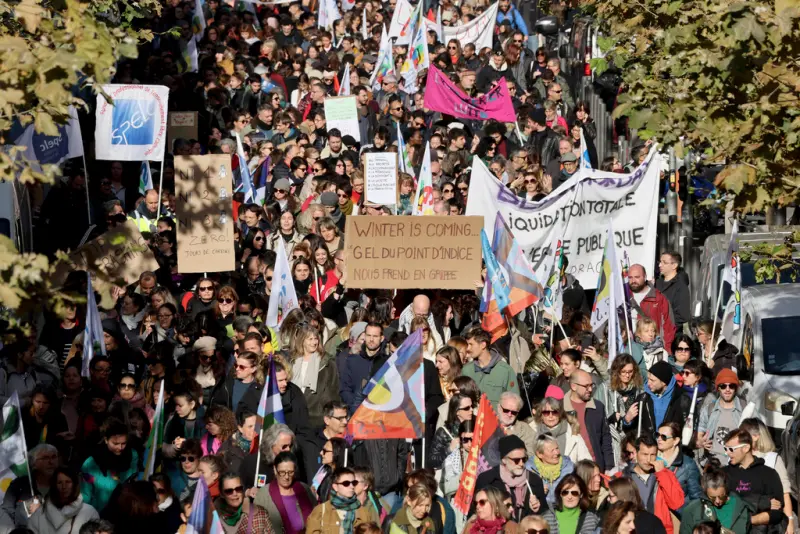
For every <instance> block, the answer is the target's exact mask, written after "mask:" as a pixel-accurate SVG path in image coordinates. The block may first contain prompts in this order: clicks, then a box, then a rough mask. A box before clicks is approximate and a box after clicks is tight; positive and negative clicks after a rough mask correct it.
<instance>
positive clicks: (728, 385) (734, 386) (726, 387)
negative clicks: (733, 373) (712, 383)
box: [717, 384, 737, 389]
mask: <svg viewBox="0 0 800 534" xmlns="http://www.w3.org/2000/svg"><path fill="white" fill-rule="evenodd" d="M736 387H737V386H736V384H720V385H718V386H717V389H736Z"/></svg>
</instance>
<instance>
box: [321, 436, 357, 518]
mask: <svg viewBox="0 0 800 534" xmlns="http://www.w3.org/2000/svg"><path fill="white" fill-rule="evenodd" d="M345 451H348V454H349V449H348V447H347V442H346V441H345V440H343V439H342V438H331V439H329V440H328V441H326V442H325V444H324V445H323V446H322V449H320V451H319V457H320V462H321V464H322V465H321V466H320V472H319V473H317V476H319V477H321V478H322V480H321V481H320V482H319V486H318V487H317V496H318V497H319V500H320V501H321V502H324V501H326V500H328V498H329V497H330V492H331V488H332V487H333V484H334V480H335V477H334V476H333V475H334V472H335V471H336V469H337V468H339V467H344V466H345V465H344V461H345ZM317 476H315V477H314V478H315V479H316V478H317Z"/></svg>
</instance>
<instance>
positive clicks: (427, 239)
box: [345, 216, 483, 289]
mask: <svg viewBox="0 0 800 534" xmlns="http://www.w3.org/2000/svg"><path fill="white" fill-rule="evenodd" d="M482 227H483V218H482V217H404V216H389V217H348V218H347V225H346V227H345V235H347V241H346V244H345V252H346V266H345V269H346V271H345V272H346V273H347V286H348V287H357V288H364V289H474V288H475V280H480V277H481V228H482Z"/></svg>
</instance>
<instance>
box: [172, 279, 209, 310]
mask: <svg viewBox="0 0 800 534" xmlns="http://www.w3.org/2000/svg"><path fill="white" fill-rule="evenodd" d="M216 288H217V286H216V284H215V283H214V281H213V280H211V279H210V278H206V277H203V278H201V279H200V280H198V281H197V285H196V286H195V293H194V295H193V296H191V297H189V301H188V302H186V303H185V307H186V314H187V315H189V316H190V317H197V314H199V313H202V312H204V311H206V310H213V309H214V307H215V305H216V303H217V290H216ZM181 304H184V301H183V300H182V301H181Z"/></svg>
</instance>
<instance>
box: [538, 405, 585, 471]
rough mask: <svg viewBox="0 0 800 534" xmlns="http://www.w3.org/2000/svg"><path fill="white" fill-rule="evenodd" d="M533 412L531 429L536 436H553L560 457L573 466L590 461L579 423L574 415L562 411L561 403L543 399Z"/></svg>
mask: <svg viewBox="0 0 800 534" xmlns="http://www.w3.org/2000/svg"><path fill="white" fill-rule="evenodd" d="M535 412H536V413H535V415H534V422H533V423H531V427H533V430H534V431H535V432H537V433H538V434H550V435H551V436H553V437H554V438H555V439H556V442H557V443H558V449H559V451H560V452H561V454H562V455H564V456H566V457H568V458H569V459H570V460H571V461H572V463H573V464H574V463H577V462H580V461H581V460H591V459H592V454H591V453H590V452H589V448H588V447H587V446H586V442H585V441H584V440H583V437H582V436H581V431H580V423H579V422H578V419H577V417H576V416H575V415H574V414H571V413H570V414H567V413H566V412H565V411H564V403H563V401H561V400H559V399H556V398H553V397H545V398H544V399H543V400H542V401H540V402H539V404H538V405H537V406H536V409H535Z"/></svg>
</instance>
